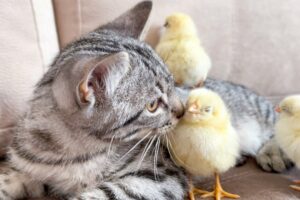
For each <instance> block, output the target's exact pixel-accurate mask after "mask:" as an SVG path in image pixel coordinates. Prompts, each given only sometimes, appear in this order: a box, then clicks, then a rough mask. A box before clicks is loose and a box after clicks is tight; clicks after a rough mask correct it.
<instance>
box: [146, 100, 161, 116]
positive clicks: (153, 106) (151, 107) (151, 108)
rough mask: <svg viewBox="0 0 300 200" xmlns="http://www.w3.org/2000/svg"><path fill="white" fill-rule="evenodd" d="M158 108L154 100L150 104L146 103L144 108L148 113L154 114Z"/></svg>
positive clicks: (157, 103)
mask: <svg viewBox="0 0 300 200" xmlns="http://www.w3.org/2000/svg"><path fill="white" fill-rule="evenodd" d="M158 106H159V101H158V100H155V101H153V102H152V103H148V104H147V105H146V108H147V110H148V111H149V112H151V113H154V112H155V111H156V110H157V108H158Z"/></svg>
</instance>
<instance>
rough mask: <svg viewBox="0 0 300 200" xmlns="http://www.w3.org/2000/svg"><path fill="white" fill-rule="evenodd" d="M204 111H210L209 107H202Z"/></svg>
mask: <svg viewBox="0 0 300 200" xmlns="http://www.w3.org/2000/svg"><path fill="white" fill-rule="evenodd" d="M203 111H204V112H206V113H209V112H210V111H211V107H205V108H204V109H203Z"/></svg>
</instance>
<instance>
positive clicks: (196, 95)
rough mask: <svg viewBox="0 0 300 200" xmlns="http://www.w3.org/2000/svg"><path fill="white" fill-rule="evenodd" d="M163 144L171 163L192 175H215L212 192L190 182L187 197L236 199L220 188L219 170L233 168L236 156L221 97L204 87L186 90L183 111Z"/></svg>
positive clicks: (233, 133)
mask: <svg viewBox="0 0 300 200" xmlns="http://www.w3.org/2000/svg"><path fill="white" fill-rule="evenodd" d="M167 140H168V142H167V146H168V148H169V150H170V153H171V156H172V158H173V160H174V162H175V163H176V164H177V165H179V166H181V167H183V168H185V169H186V170H187V172H189V173H190V174H191V175H194V176H211V175H215V188H214V191H212V192H207V191H204V190H200V189H196V188H194V187H193V184H192V183H191V184H190V191H189V196H190V199H191V200H194V199H195V197H194V195H195V194H197V193H198V194H202V196H201V197H203V198H205V197H215V199H216V200H220V199H221V198H222V197H228V198H239V196H238V195H235V194H230V193H228V192H225V191H224V190H223V189H222V186H221V183H220V178H219V173H223V172H225V171H227V170H228V169H229V168H230V167H233V166H234V165H235V163H236V160H237V158H238V156H239V142H238V135H237V133H236V131H235V129H234V128H233V126H232V125H231V121H230V114H229V113H228V111H227V108H226V106H225V104H224V102H223V100H222V99H221V97H220V96H219V95H218V94H216V93H215V92H213V91H210V90H208V89H205V88H198V89H194V90H192V91H191V92H190V94H189V97H188V101H187V105H186V112H185V114H184V116H183V118H182V119H181V120H180V121H179V123H178V125H177V127H176V128H175V129H174V131H173V132H171V133H170V134H168V137H167Z"/></svg>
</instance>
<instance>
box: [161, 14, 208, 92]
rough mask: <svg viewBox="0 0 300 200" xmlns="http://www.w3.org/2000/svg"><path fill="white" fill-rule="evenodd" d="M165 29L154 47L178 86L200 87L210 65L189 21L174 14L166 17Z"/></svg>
mask: <svg viewBox="0 0 300 200" xmlns="http://www.w3.org/2000/svg"><path fill="white" fill-rule="evenodd" d="M165 28H166V29H165V32H164V34H162V37H161V38H160V41H159V43H158V45H157V47H156V52H157V53H158V54H159V55H160V56H161V58H162V59H163V60H164V62H165V63H166V65H167V66H168V68H169V70H170V72H171V73H172V74H173V76H174V78H175V82H176V84H177V85H179V86H187V87H197V86H201V85H202V84H203V82H204V80H205V79H206V77H207V74H208V72H209V70H210V68H211V60H210V58H209V56H208V55H207V53H206V52H205V50H204V48H203V47H202V46H201V44H200V40H199V38H198V35H197V30H196V26H195V24H194V22H193V20H192V19H191V18H190V17H189V16H188V15H185V14H182V13H174V14H173V15H170V16H169V17H167V19H166V23H165Z"/></svg>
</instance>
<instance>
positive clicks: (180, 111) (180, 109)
mask: <svg viewBox="0 0 300 200" xmlns="http://www.w3.org/2000/svg"><path fill="white" fill-rule="evenodd" d="M172 113H173V114H174V115H175V117H176V118H177V119H180V118H181V117H182V116H183V115H184V106H183V104H182V102H181V101H180V100H178V101H177V102H176V103H175V105H174V106H173V109H172Z"/></svg>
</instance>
